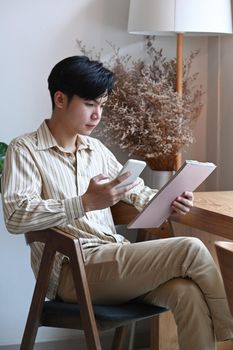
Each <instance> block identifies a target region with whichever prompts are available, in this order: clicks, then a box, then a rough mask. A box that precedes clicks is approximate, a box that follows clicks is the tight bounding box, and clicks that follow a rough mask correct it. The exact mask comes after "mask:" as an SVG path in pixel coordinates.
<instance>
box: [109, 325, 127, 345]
mask: <svg viewBox="0 0 233 350" xmlns="http://www.w3.org/2000/svg"><path fill="white" fill-rule="evenodd" d="M128 330H129V326H128V325H126V326H121V327H117V328H116V330H115V334H114V338H113V342H112V349H111V350H123V346H124V343H125V339H126V336H127V334H128Z"/></svg>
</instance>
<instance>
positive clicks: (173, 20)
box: [128, 0, 232, 35]
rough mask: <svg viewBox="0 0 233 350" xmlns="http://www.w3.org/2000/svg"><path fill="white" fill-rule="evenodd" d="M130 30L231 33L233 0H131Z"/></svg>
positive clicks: (147, 33)
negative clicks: (232, 6)
mask: <svg viewBox="0 0 233 350" xmlns="http://www.w3.org/2000/svg"><path fill="white" fill-rule="evenodd" d="M128 32H129V33H132V34H145V35H153V34H154V35H161V34H162V35H171V34H174V33H187V34H195V33H196V34H197V35H200V34H205V35H211V34H212V35H214V34H215V35H217V34H231V33H232V17H231V0H130V8H129V22H128Z"/></svg>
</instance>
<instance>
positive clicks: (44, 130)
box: [37, 120, 93, 151]
mask: <svg viewBox="0 0 233 350" xmlns="http://www.w3.org/2000/svg"><path fill="white" fill-rule="evenodd" d="M37 140H38V144H37V148H38V150H39V151H42V150H45V149H49V148H52V147H55V146H56V147H58V148H60V147H59V145H58V143H57V141H56V139H55V138H54V137H53V135H52V134H51V132H50V130H49V128H48V126H47V123H46V121H45V120H44V121H43V123H42V124H41V126H40V127H39V129H38V130H37ZM78 141H79V142H78V149H77V150H78V151H79V150H81V149H90V150H91V151H93V147H92V145H91V144H90V141H89V140H88V138H87V137H86V136H83V135H82V136H81V135H78Z"/></svg>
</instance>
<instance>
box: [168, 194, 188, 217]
mask: <svg viewBox="0 0 233 350" xmlns="http://www.w3.org/2000/svg"><path fill="white" fill-rule="evenodd" d="M193 198H194V196H193V192H188V191H185V192H184V193H183V194H182V195H181V196H179V197H177V198H176V199H175V200H174V201H173V202H172V205H171V207H172V209H173V213H172V214H181V215H185V214H187V213H189V212H190V209H191V208H192V207H193Z"/></svg>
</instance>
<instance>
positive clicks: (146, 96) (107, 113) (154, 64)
mask: <svg viewBox="0 0 233 350" xmlns="http://www.w3.org/2000/svg"><path fill="white" fill-rule="evenodd" d="M77 43H78V45H79V48H80V50H81V52H82V53H83V54H86V55H88V56H93V55H92V53H93V51H92V50H87V49H86V46H85V45H83V44H82V42H81V41H77ZM113 49H114V54H113V57H111V59H109V60H108V62H105V65H107V66H108V67H109V68H110V69H111V70H112V71H113V72H114V73H115V74H116V83H115V88H114V91H113V93H112V94H111V95H110V97H109V99H108V102H107V105H106V108H105V110H104V113H103V117H102V124H103V127H102V128H99V129H97V131H96V132H97V134H98V135H99V136H101V138H102V139H103V140H105V141H106V143H108V144H109V145H114V144H115V145H118V146H119V147H120V148H121V149H122V150H125V151H127V152H128V155H130V156H131V155H135V156H137V157H139V158H142V159H143V160H145V161H146V162H147V163H148V165H149V166H150V168H151V169H153V170H168V171H169V170H174V169H175V162H176V157H177V154H178V153H179V152H180V150H181V149H183V147H184V146H187V145H189V144H191V143H192V142H193V141H194V136H193V131H192V130H193V126H194V123H195V121H196V120H197V118H198V116H199V115H200V112H201V109H202V95H203V91H202V87H201V86H200V87H196V85H195V84H196V80H197V76H198V74H192V73H191V66H192V62H193V60H194V59H195V57H196V56H197V54H198V51H195V52H192V53H191V54H190V56H189V57H188V58H187V59H186V60H185V62H184V77H183V84H184V86H183V96H182V97H180V96H179V95H178V93H177V92H176V88H175V86H176V68H175V66H176V60H175V59H167V58H166V57H164V55H163V52H162V50H157V49H156V48H155V45H154V38H153V37H147V39H146V58H145V59H138V60H133V59H132V57H131V56H129V55H124V56H121V55H120V50H119V49H115V48H114V47H113ZM95 58H98V59H99V58H100V54H99V55H96V56H95ZM100 125H101V124H100Z"/></svg>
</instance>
